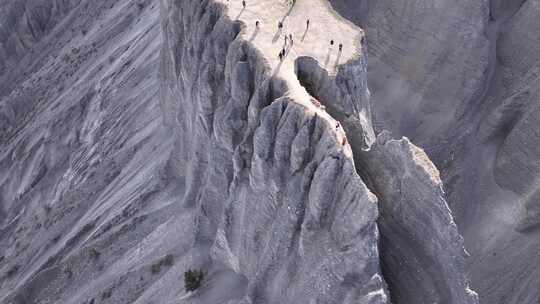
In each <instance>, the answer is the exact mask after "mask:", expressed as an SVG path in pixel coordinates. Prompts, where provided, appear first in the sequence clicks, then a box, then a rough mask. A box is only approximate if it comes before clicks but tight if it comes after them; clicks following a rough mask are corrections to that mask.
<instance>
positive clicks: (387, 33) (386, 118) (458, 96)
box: [332, 0, 489, 142]
mask: <svg viewBox="0 0 540 304" xmlns="http://www.w3.org/2000/svg"><path fill="white" fill-rule="evenodd" d="M356 2H358V1H349V0H337V1H332V5H333V6H334V7H335V8H336V10H337V11H338V12H340V13H341V14H342V15H344V16H345V17H346V18H348V19H350V20H352V21H353V22H355V23H357V24H360V25H362V26H363V28H364V29H365V30H366V33H367V37H368V49H369V56H370V59H369V64H370V68H369V69H370V73H369V81H370V87H371V90H372V91H373V92H374V95H375V98H374V103H373V106H374V113H375V114H376V121H377V123H378V124H379V122H380V126H379V125H377V126H378V127H379V129H387V130H391V131H392V132H393V133H394V134H396V135H407V136H409V137H411V138H412V139H413V140H414V141H415V142H416V141H425V140H427V139H430V138H432V137H438V136H439V135H440V134H441V133H444V132H447V131H448V129H453V128H454V125H453V122H454V120H455V118H457V117H461V116H463V115H465V114H466V112H467V111H468V109H469V108H470V107H471V106H472V105H473V104H474V99H473V97H474V96H477V95H478V94H481V92H479V88H480V87H481V86H482V84H483V82H484V80H485V79H486V78H487V76H488V73H489V71H488V61H489V41H488V39H487V37H486V32H487V24H488V14H489V10H488V4H489V3H488V1H487V0H481V1H475V0H460V1H395V0H383V1H372V0H364V1H359V2H360V3H356Z"/></svg>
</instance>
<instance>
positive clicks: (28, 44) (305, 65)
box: [0, 0, 482, 304]
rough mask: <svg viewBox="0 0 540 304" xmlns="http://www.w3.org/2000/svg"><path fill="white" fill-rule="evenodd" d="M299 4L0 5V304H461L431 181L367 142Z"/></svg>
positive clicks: (409, 155)
mask: <svg viewBox="0 0 540 304" xmlns="http://www.w3.org/2000/svg"><path fill="white" fill-rule="evenodd" d="M17 3H19V4H17ZM388 3H390V2H388ZM297 5H299V6H297V7H296V8H297V9H292V10H288V8H287V6H286V4H284V3H281V2H280V3H279V5H277V4H276V3H275V2H272V1H271V0H266V1H259V2H257V3H255V4H254V7H248V8H247V9H240V2H238V1H234V2H233V1H231V2H222V1H217V0H204V1H192V0H182V1H177V0H174V1H173V0H161V1H160V2H159V3H158V1H155V0H154V1H151V0H146V1H142V0H141V1H124V0H100V1H90V0H81V1H79V2H76V1H75V2H69V1H51V2H40V1H35V2H33V1H31V0H27V1H26V2H24V5H23V2H14V1H10V2H9V3H8V2H6V5H4V6H2V7H3V8H7V9H4V10H2V11H1V14H5V16H8V18H7V19H6V20H11V21H10V22H9V23H6V24H8V25H9V26H6V27H5V26H3V25H2V30H3V32H2V33H1V38H2V39H1V40H0V43H1V46H2V47H1V49H2V52H3V53H1V54H0V62H1V63H2V64H1V65H2V66H3V68H4V71H6V69H7V68H9V69H10V71H11V70H16V72H15V73H9V74H6V73H4V76H3V77H4V78H2V79H0V88H1V92H0V98H1V100H0V113H1V114H0V117H1V118H0V132H1V133H0V144H1V150H0V168H2V171H1V173H0V225H1V230H0V248H1V249H0V302H6V303H18V304H22V303H86V304H90V303H178V302H181V303H268V302H279V303H300V302H306V303H358V302H360V303H373V304H374V303H381V304H382V303H389V302H390V297H391V296H393V299H394V300H395V301H396V303H408V302H411V303H431V302H439V303H476V302H477V300H476V296H475V294H474V293H473V292H471V291H470V290H469V287H468V281H467V274H466V269H465V266H464V258H465V255H464V251H463V244H462V240H461V238H460V237H459V234H458V233H457V230H456V227H455V225H454V224H453V221H452V214H451V213H450V211H449V209H448V208H447V205H446V201H445V200H444V198H443V192H442V190H441V184H440V181H439V180H438V178H437V170H436V169H435V168H434V167H433V165H432V164H431V163H430V161H429V159H427V157H426V156H425V154H423V152H421V151H420V150H419V149H418V148H416V147H415V146H413V145H412V144H411V143H410V142H409V141H408V140H406V139H402V140H391V139H389V138H388V137H387V135H382V136H380V137H379V141H378V142H376V143H374V140H375V133H374V132H373V128H372V125H371V124H372V122H371V119H372V118H371V109H370V107H371V106H370V94H369V91H368V88H367V60H366V54H365V51H366V48H365V41H364V40H365V39H364V35H363V32H362V31H361V30H360V29H358V28H357V27H355V26H354V25H352V24H350V23H349V22H347V21H346V20H343V19H342V18H341V17H340V16H338V15H336V14H335V13H334V11H332V10H331V8H330V7H329V5H328V3H326V2H325V1H322V0H317V1H313V2H309V3H307V2H304V3H303V4H302V3H300V1H298V3H297ZM301 5H304V6H303V7H302V6H301ZM361 5H363V4H361ZM381 5H382V4H381ZM257 6H259V7H257ZM470 8H472V9H471V14H476V13H478V10H477V7H476V6H471V7H470ZM310 10H311V11H310ZM306 12H312V13H314V14H315V13H316V16H317V17H318V18H320V20H323V21H324V22H321V24H316V23H312V25H311V26H307V27H305V22H306V20H305V19H306V16H305V14H306ZM263 13H265V14H263ZM259 14H261V15H262V16H259ZM282 15H283V16H282ZM19 16H24V17H20V18H19ZM278 17H279V18H282V19H279V18H278ZM21 18H22V19H21ZM255 18H260V19H261V20H262V24H263V26H266V24H270V23H271V22H275V21H276V20H278V19H279V20H283V21H284V22H285V24H286V30H287V33H293V34H294V38H295V42H294V43H295V48H289V49H288V52H287V53H286V58H285V59H282V60H281V61H278V58H276V56H275V55H277V52H274V51H275V50H278V49H279V50H281V48H282V43H281V41H282V39H283V38H282V36H283V34H285V32H282V31H277V32H275V28H274V26H273V25H272V27H271V26H270V25H268V27H261V28H255V22H254V21H255V20H256V19H255ZM236 19H238V20H239V21H237V20H236ZM257 20H258V19H257ZM316 21H317V20H315V19H313V22H316ZM160 22H161V24H159V23H160ZM431 22H432V23H433V21H431ZM430 24H431V23H430ZM451 24H452V25H455V24H454V23H451ZM479 24H482V23H481V22H480V23H479ZM160 25H161V27H160ZM36 29H39V31H36ZM468 29H470V28H468ZM4 30H5V31H4ZM29 32H35V33H37V32H39V34H36V35H33V36H32V38H31V39H30V38H28V37H23V36H25V35H27V34H28V33H29ZM476 34H477V32H476V31H474V32H472V34H471V35H472V36H473V38H475V39H473V40H474V41H472V42H471V44H470V45H469V48H474V46H475V45H476V44H481V42H478V40H476V38H477V36H476ZM291 35H292V34H291ZM319 35H320V36H319ZM21 37H22V38H21ZM331 37H337V38H335V39H336V41H335V46H334V47H328V48H317V46H318V45H319V44H320V41H321V40H323V41H324V40H330V39H331ZM16 38H19V40H17V39H16ZM338 38H339V39H340V40H339V41H338ZM460 38H461V36H460ZM14 39H15V40H14ZM456 39H457V38H456ZM278 40H279V42H278ZM341 40H343V41H341ZM269 41H270V42H269ZM351 41H352V42H351ZM458 41H461V40H459V39H458ZM338 42H339V43H340V44H341V43H344V44H345V47H344V49H343V50H341V49H340V50H339V51H337V50H336V47H337V44H338ZM432 44H433V43H431V44H426V45H432ZM23 45H24V47H21V46H23ZM13 49H16V51H14V50H13ZM454 63H455V61H454ZM449 66H453V65H452V64H449ZM460 67H461V68H462V69H460V71H463V70H464V73H465V74H467V75H468V73H469V72H470V70H468V69H467V68H464V66H463V65H460ZM478 67H482V65H481V64H479V65H478ZM481 70H482V69H481V68H480V69H479V71H475V72H476V73H480V74H481V73H482V71H481ZM295 72H296V73H295ZM6 75H7V76H6ZM471 75H472V76H473V77H472V78H474V81H476V79H477V78H478V77H479V76H478V77H476V76H477V75H478V74H475V73H473V72H471ZM426 77H427V76H426ZM427 78H429V77H427ZM429 79H431V78H429ZM422 81H423V80H422V79H417V81H416V82H415V83H416V85H419V84H422V83H423V82H422ZM456 86H457V85H456V83H455V82H452V83H451V85H449V87H451V88H455V87H456ZM430 90H432V91H435V88H431V87H430ZM469 93H470V92H469ZM310 94H311V96H310ZM464 94H468V93H467V92H464ZM460 96H461V95H460ZM314 98H315V99H318V101H317V100H315V99H314ZM460 98H461V97H460ZM319 102H320V103H322V104H323V106H320V105H318V103H319ZM324 106H326V110H325V108H324ZM338 121H339V122H340V125H339V124H338V125H337V127H336V124H337V122H338ZM341 127H343V128H341ZM368 186H369V187H368ZM379 210H380V214H381V216H380V217H379V222H378V224H379V226H380V227H381V231H383V232H384V235H382V237H381V239H382V247H381V248H382V252H381V253H380V252H379V248H378V247H377V244H378V241H379V234H378V228H377V225H376V220H377V217H378V214H379ZM426 230H427V231H428V232H426ZM426 235H427V236H428V238H426ZM398 247H399V248H398ZM380 254H381V256H382V264H383V266H384V269H383V272H382V273H381V269H380V264H381V262H380V256H379V255H380ZM190 268H197V269H199V268H200V269H203V270H204V272H205V277H206V279H205V281H204V285H203V287H202V288H201V289H199V290H198V291H196V292H195V293H186V292H185V291H184V290H183V288H182V276H183V273H184V271H186V270H187V269H190ZM435 275H439V276H440V277H437V278H434V277H433V276H435ZM384 276H386V278H384ZM385 280H386V281H387V282H388V283H389V287H390V292H391V293H392V294H391V295H389V294H388V291H387V290H386V288H385V286H386V284H385Z"/></svg>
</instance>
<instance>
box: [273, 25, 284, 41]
mask: <svg viewBox="0 0 540 304" xmlns="http://www.w3.org/2000/svg"><path fill="white" fill-rule="evenodd" d="M281 32H282V29H281V28H278V30H277V31H276V33H275V34H274V37H272V43H275V42H276V41H277V40H278V39H279V36H281Z"/></svg>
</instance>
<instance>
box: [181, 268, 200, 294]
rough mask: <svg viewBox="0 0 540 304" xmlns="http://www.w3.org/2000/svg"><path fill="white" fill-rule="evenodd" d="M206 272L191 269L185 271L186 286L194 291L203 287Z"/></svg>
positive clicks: (188, 289)
mask: <svg viewBox="0 0 540 304" xmlns="http://www.w3.org/2000/svg"><path fill="white" fill-rule="evenodd" d="M203 278H204V274H203V272H202V270H191V269H189V270H188V271H186V272H184V287H185V288H186V290H187V291H194V290H196V289H198V288H199V287H201V284H202V280H203Z"/></svg>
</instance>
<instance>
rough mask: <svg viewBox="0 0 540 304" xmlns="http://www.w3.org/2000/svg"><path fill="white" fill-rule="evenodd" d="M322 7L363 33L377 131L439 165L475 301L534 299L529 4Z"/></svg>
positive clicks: (533, 57)
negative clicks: (406, 141)
mask: <svg viewBox="0 0 540 304" xmlns="http://www.w3.org/2000/svg"><path fill="white" fill-rule="evenodd" d="M332 3H333V4H334V7H335V8H336V9H337V10H338V11H340V12H341V13H342V14H343V15H344V16H346V17H347V18H348V19H350V20H352V21H353V22H355V23H357V24H361V25H364V26H365V29H366V33H367V41H368V49H369V53H370V55H371V56H370V60H369V62H370V66H369V75H370V79H369V80H370V88H371V89H372V93H373V96H374V98H373V102H372V103H373V105H374V107H373V108H374V117H375V119H374V120H375V125H376V126H377V128H378V129H386V128H388V129H389V130H391V131H392V132H393V133H394V134H398V135H399V134H404V135H406V136H409V137H410V138H411V139H412V141H413V143H415V144H417V145H419V146H421V147H423V148H424V149H425V150H426V151H427V152H428V155H429V156H430V158H431V159H433V160H435V163H436V164H437V167H438V168H439V169H440V170H441V177H442V179H443V181H444V184H445V188H446V193H447V197H448V202H449V204H450V207H451V209H452V211H453V214H454V216H455V218H456V222H457V224H458V227H459V230H460V232H461V233H462V234H463V236H464V239H465V243H466V245H467V249H468V250H469V252H470V253H471V255H472V258H471V259H469V261H470V263H469V268H470V269H471V274H472V285H473V288H474V289H475V290H476V291H477V292H478V293H479V296H480V302H481V303H505V304H506V303H535V301H536V299H537V298H538V297H539V294H538V291H537V289H535V288H532V286H534V284H538V277H539V275H538V269H537V267H536V266H535V265H537V264H538V263H537V256H538V255H537V252H538V248H539V246H540V242H538V233H539V231H538V229H537V227H538V214H539V213H538V210H539V208H538V204H537V202H538V199H537V197H538V189H537V188H538V185H537V184H538V174H539V172H538V165H537V164H538V160H539V159H540V153H539V151H538V148H537V144H536V143H537V142H538V139H537V133H538V132H537V129H538V119H537V113H536V112H538V111H537V108H538V76H537V75H538V71H537V70H538V69H537V66H538V55H537V54H538V45H539V39H538V32H539V29H540V25H539V24H538V21H537V19H538V18H537V16H538V7H539V2H538V1H534V0H526V1H524V0H516V1H499V0H492V1H457V2H456V1H392V0H390V1H360V4H356V3H353V2H352V1H339V0H337V1H333V2H332ZM462 18H466V20H464V19H462ZM389 54H391V55H392V56H387V55H389ZM411 62H413V63H412V64H411ZM411 66H412V68H410V67H411ZM426 67H427V68H426ZM424 68H426V69H424ZM418 80H421V83H420V84H418ZM447 89H451V91H447ZM433 90H435V91H433ZM433 92H435V93H433ZM440 93H442V94H440ZM447 102H450V104H451V105H452V106H451V107H448V103H447ZM437 117H440V119H437ZM434 119H436V120H434ZM381 231H382V229H381Z"/></svg>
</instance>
